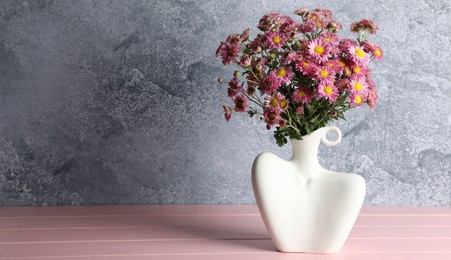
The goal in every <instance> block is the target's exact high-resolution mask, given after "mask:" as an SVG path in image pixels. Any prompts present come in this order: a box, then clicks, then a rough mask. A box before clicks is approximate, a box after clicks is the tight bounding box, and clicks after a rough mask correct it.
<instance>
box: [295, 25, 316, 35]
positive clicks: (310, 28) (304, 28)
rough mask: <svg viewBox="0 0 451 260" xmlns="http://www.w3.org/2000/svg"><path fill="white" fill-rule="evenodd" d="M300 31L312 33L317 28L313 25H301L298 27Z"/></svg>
mask: <svg viewBox="0 0 451 260" xmlns="http://www.w3.org/2000/svg"><path fill="white" fill-rule="evenodd" d="M298 31H299V32H300V33H312V32H315V28H313V26H312V25H311V24H308V23H301V24H299V26H298Z"/></svg>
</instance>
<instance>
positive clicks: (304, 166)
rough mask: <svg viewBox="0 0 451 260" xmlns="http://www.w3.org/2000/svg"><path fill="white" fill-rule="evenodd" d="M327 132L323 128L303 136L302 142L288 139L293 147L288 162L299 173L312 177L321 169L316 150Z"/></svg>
mask: <svg viewBox="0 0 451 260" xmlns="http://www.w3.org/2000/svg"><path fill="white" fill-rule="evenodd" d="M327 131H328V130H327V129H326V128H324V127H323V128H320V129H318V130H316V131H314V132H313V133H311V134H310V135H305V136H303V137H302V140H296V139H290V141H291V145H292V147H293V157H292V158H291V160H290V161H291V162H292V163H293V164H295V165H296V167H297V168H298V169H299V170H300V172H302V173H307V174H309V175H314V174H315V172H316V171H318V170H320V169H322V167H321V166H320V164H319V161H318V148H319V143H320V142H321V138H322V137H323V136H324V135H325V134H326V133H327Z"/></svg>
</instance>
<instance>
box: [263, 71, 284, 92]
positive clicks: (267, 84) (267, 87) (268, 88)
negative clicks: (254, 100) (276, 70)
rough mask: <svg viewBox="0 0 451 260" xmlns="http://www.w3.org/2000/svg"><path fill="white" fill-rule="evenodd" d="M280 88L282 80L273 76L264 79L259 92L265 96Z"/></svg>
mask: <svg viewBox="0 0 451 260" xmlns="http://www.w3.org/2000/svg"><path fill="white" fill-rule="evenodd" d="M280 86H282V80H281V79H280V77H277V76H276V75H274V74H269V75H267V76H266V77H265V79H264V80H263V82H262V84H261V91H262V92H263V93H265V94H271V93H272V92H274V91H276V90H277V89H279V88H280Z"/></svg>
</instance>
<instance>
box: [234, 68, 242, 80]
mask: <svg viewBox="0 0 451 260" xmlns="http://www.w3.org/2000/svg"><path fill="white" fill-rule="evenodd" d="M233 76H234V77H235V78H239V77H241V72H239V71H237V70H235V72H234V73H233Z"/></svg>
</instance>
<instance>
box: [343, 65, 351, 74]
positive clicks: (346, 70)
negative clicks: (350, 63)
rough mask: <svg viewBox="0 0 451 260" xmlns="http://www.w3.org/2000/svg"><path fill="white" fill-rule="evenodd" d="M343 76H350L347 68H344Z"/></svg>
mask: <svg viewBox="0 0 451 260" xmlns="http://www.w3.org/2000/svg"><path fill="white" fill-rule="evenodd" d="M344 74H345V75H346V76H349V75H351V70H350V69H349V68H348V67H346V68H345V70H344Z"/></svg>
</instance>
